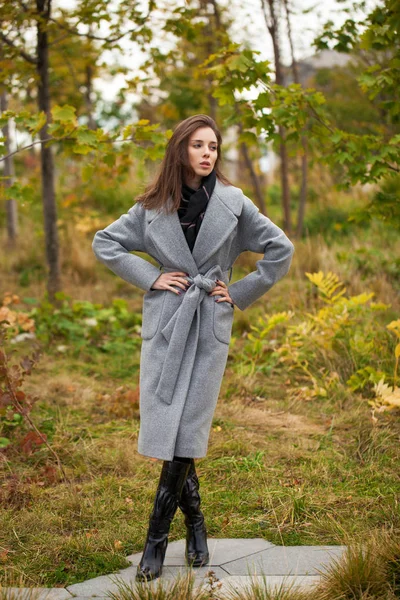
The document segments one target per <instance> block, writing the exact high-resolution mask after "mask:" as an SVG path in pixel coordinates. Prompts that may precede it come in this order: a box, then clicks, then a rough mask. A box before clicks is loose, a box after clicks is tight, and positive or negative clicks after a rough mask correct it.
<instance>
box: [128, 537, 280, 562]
mask: <svg viewBox="0 0 400 600" xmlns="http://www.w3.org/2000/svg"><path fill="white" fill-rule="evenodd" d="M185 545H186V541H185V540H177V541H174V542H170V543H168V546H167V551H166V553H165V559H164V566H171V567H178V566H184V565H185V564H186V563H185ZM207 545H208V551H209V553H210V561H209V565H207V566H216V567H218V566H220V565H221V564H223V563H226V562H230V561H234V560H238V559H241V558H244V557H246V556H249V555H251V554H254V553H256V552H260V551H262V550H268V549H269V548H274V547H275V546H274V544H271V542H267V541H266V540H264V539H263V538H253V539H248V540H244V539H238V538H223V539H218V538H207ZM142 554H143V551H142V552H138V553H136V554H131V555H129V556H127V560H129V561H130V562H131V563H132V564H133V565H138V564H139V562H140V559H141V557H142Z"/></svg>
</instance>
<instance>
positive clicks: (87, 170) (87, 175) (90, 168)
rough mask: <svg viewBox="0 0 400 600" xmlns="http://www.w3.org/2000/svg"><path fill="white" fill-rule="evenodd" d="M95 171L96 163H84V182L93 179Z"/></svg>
mask: <svg viewBox="0 0 400 600" xmlns="http://www.w3.org/2000/svg"><path fill="white" fill-rule="evenodd" d="M93 173H94V165H92V164H91V163H88V164H86V165H83V167H82V181H83V182H84V183H87V182H88V181H90V180H91V178H92V176H93Z"/></svg>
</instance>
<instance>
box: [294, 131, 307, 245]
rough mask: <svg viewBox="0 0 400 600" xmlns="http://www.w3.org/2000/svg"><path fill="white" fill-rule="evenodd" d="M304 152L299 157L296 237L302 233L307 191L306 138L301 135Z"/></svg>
mask: <svg viewBox="0 0 400 600" xmlns="http://www.w3.org/2000/svg"><path fill="white" fill-rule="evenodd" d="M301 143H302V145H303V149H304V154H303V155H302V157H301V188H300V198H299V211H298V214H297V227H296V237H297V238H300V237H301V236H302V234H303V226H304V215H305V212H306V199H307V191H308V161H307V138H306V137H302V139H301Z"/></svg>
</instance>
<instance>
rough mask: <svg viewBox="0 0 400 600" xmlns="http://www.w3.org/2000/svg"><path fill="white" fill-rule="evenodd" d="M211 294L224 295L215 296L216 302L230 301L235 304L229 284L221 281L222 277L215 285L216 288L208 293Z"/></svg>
mask: <svg viewBox="0 0 400 600" xmlns="http://www.w3.org/2000/svg"><path fill="white" fill-rule="evenodd" d="M208 295H209V296H217V295H218V296H221V295H222V296H223V298H215V302H230V303H231V304H232V306H234V305H235V303H234V301H233V300H232V298H231V297H230V295H229V293H228V286H227V285H226V283H224V282H223V281H221V280H220V279H217V285H216V286H215V288H214V289H213V290H212V291H211V292H209V293H208Z"/></svg>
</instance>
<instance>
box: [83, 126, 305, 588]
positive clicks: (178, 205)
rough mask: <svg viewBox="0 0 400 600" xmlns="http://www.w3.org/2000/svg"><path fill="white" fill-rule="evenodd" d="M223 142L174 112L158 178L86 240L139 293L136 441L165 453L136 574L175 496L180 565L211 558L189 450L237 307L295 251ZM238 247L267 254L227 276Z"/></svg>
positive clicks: (221, 365) (145, 576)
mask: <svg viewBox="0 0 400 600" xmlns="http://www.w3.org/2000/svg"><path fill="white" fill-rule="evenodd" d="M221 143H222V139H221V134H220V132H219V130H218V128H217V126H216V124H215V122H214V121H213V119H211V118H210V117H208V116H206V115H194V116H192V117H189V118H188V119H185V120H184V121H182V122H181V123H179V125H178V126H177V127H176V129H175V131H174V133H173V135H172V137H171V138H170V140H169V142H168V144H167V148H166V152H165V156H164V159H163V161H162V164H161V167H160V171H159V174H158V176H157V178H156V180H155V182H154V183H153V184H152V185H150V186H149V187H148V188H147V189H146V191H145V193H144V194H142V195H141V196H139V197H138V198H137V199H136V203H135V204H134V206H132V208H130V209H129V210H128V212H127V213H126V214H124V215H122V216H121V217H120V218H119V219H117V220H116V221H114V222H113V223H111V225H108V226H107V227H106V228H105V229H103V230H101V231H97V233H96V234H95V236H94V240H93V245H92V247H93V251H94V253H95V255H96V257H97V258H98V259H99V260H100V261H101V262H102V263H104V264H105V265H106V266H107V267H109V268H110V269H111V270H112V271H113V272H114V273H116V274H117V275H119V277H122V278H123V279H124V280H125V281H128V282H129V283H131V284H132V285H134V286H136V287H138V288H140V289H142V290H144V291H145V292H146V293H145V294H144V296H143V312H142V329H141V338H142V346H141V357H140V378H139V379H140V430H139V437H138V452H139V453H140V454H143V455H145V456H149V457H153V458H154V459H160V460H162V461H163V463H162V469H161V474H160V479H159V482H158V488H157V492H156V496H155V500H154V507H153V511H152V513H151V516H150V521H149V528H148V532H147V538H146V542H145V548H144V552H143V556H142V558H141V561H140V564H139V566H138V568H137V575H136V578H137V579H138V580H149V579H154V578H156V577H159V576H160V575H161V572H162V566H163V562H164V557H165V552H166V549H167V545H168V534H169V529H170V525H171V522H172V519H173V517H174V515H175V512H176V510H177V507H178V506H179V507H180V508H181V510H182V512H183V513H184V515H185V524H186V527H187V536H186V551H185V556H186V560H187V563H188V565H190V566H202V565H206V564H207V563H208V560H209V553H208V547H207V531H206V526H205V523H204V515H203V513H202V512H201V510H200V495H199V481H198V477H197V474H196V470H195V465H194V459H195V458H201V457H204V456H206V454H207V448H208V439H209V433H210V429H211V423H212V418H213V414H214V410H215V406H216V403H217V400H218V394H219V391H220V387H221V382H222V377H223V373H224V370H225V366H226V361H227V357H228V350H229V343H230V338H231V330H232V322H233V315H234V309H235V307H237V308H239V310H245V309H246V308H247V307H249V306H250V305H251V304H253V302H255V301H256V300H257V299H259V298H260V297H261V296H262V295H263V294H265V292H267V291H268V290H269V289H270V288H271V287H272V286H273V285H274V284H275V283H276V282H277V281H278V280H279V279H281V278H282V277H283V276H284V275H285V274H286V273H287V272H288V270H289V267H290V264H291V259H292V255H293V252H294V246H293V244H292V242H291V241H290V240H289V239H288V238H287V236H286V235H285V233H284V232H283V231H282V229H280V228H279V227H277V226H276V225H275V224H274V223H273V222H272V221H271V220H270V219H269V218H267V217H266V216H264V215H263V214H262V213H260V212H259V210H258V208H257V206H256V205H255V204H254V203H253V202H252V201H251V200H250V199H249V198H248V197H246V196H245V195H244V194H243V192H242V190H241V189H240V188H238V187H235V186H233V185H232V184H231V183H230V182H229V181H228V180H227V179H226V177H224V175H223V174H222V173H221V171H220V161H221ZM133 250H135V251H139V252H146V253H147V254H148V255H149V256H151V257H153V259H154V260H155V261H156V262H157V263H158V264H159V267H156V266H154V265H153V264H152V263H151V262H149V261H147V260H145V259H143V258H141V257H139V256H137V255H135V254H130V252H131V251H133ZM246 250H250V251H253V252H258V253H261V254H263V258H261V259H260V260H258V261H257V262H256V270H254V271H253V272H251V273H249V274H248V275H246V276H245V277H243V278H242V279H240V280H239V281H236V282H235V283H232V284H230V285H229V282H230V279H231V272H232V266H233V264H234V262H235V260H236V259H237V257H238V256H239V255H240V254H241V253H242V252H245V251H246ZM160 271H161V273H160Z"/></svg>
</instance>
